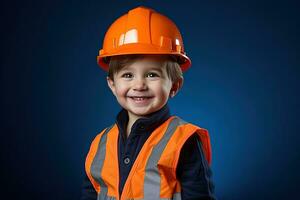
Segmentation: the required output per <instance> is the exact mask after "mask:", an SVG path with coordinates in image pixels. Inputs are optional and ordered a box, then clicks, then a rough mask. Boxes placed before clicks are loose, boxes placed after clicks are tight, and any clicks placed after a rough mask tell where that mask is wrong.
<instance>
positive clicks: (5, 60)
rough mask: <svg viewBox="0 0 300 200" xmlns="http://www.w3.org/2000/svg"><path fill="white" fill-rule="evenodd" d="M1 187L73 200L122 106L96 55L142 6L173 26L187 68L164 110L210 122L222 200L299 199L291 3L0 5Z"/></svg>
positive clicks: (27, 195) (295, 7)
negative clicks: (116, 24) (114, 28)
mask: <svg viewBox="0 0 300 200" xmlns="http://www.w3.org/2000/svg"><path fill="white" fill-rule="evenodd" d="M1 4H2V5H1V21H2V23H1V27H2V28H1V47H2V48H1V51H2V53H1V114H2V115H1V143H2V145H1V149H2V150H1V172H2V174H3V176H2V177H1V183H2V184H3V185H4V186H5V187H4V193H3V192H2V195H4V194H8V195H12V197H11V198H8V199H18V198H19V197H22V199H44V200H48V199H70V200H71V199H72V200H73V199H78V198H79V195H80V187H81V179H82V177H83V173H84V159H85V154H86V152H87V151H88V148H89V144H90V142H91V140H92V139H93V138H94V136H95V135H96V134H97V133H98V132H99V131H101V130H102V129H103V128H104V127H106V126H108V125H110V124H111V123H113V122H114V117H115V115H116V114H117V112H118V110H119V107H118V106H117V104H116V101H115V100H114V98H113V96H112V95H111V93H110V91H109V90H108V88H107V87H106V81H105V76H106V74H105V73H104V72H103V71H102V70H100V69H99V68H98V66H97V64H96V55H97V53H98V50H99V48H101V45H102V39H103V36H104V34H105V31H106V30H107V28H108V26H109V25H110V24H111V23H112V22H113V21H114V20H115V19H116V18H117V17H119V16H120V15H122V14H124V13H125V12H126V11H127V10H129V9H132V8H134V7H136V6H138V5H145V6H149V7H152V8H154V9H156V10H157V11H159V12H161V13H164V14H165V15H167V16H169V17H170V18H171V19H172V20H174V21H175V22H176V24H177V25H178V27H179V28H180V30H181V32H182V35H183V38H184V42H185V47H186V51H187V53H188V55H189V56H190V57H191V59H192V62H193V65H192V68H191V69H190V71H188V72H186V74H185V84H184V87H183V89H182V91H181V92H180V93H179V95H178V96H177V97H176V98H175V99H172V100H171V102H170V103H169V104H170V107H171V110H172V113H174V114H177V115H179V116H181V117H182V118H184V119H185V120H187V121H191V122H193V123H196V124H198V125H199V126H202V127H204V128H207V129H208V130H209V131H210V134H211V140H212V146H213V163H212V169H213V173H214V180H215V185H216V194H217V196H218V197H219V199H221V200H241V199H243V200H244V199H257V200H258V199H287V198H288V197H289V198H292V197H294V199H295V198H296V197H297V193H298V191H297V189H298V187H299V178H300V173H299V172H298V170H299V167H300V165H299V163H300V159H299V158H300V156H299V147H298V146H299V144H300V143H299V142H300V141H299V139H300V137H299V135H298V134H299V131H298V126H297V125H299V124H298V123H299V118H298V116H299V100H300V99H299V94H298V93H299V88H298V87H299V50H300V49H299V38H298V37H299V35H300V32H299V25H300V24H299V14H298V12H299V4H298V3H296V1H294V2H292V1H208V0H207V1H190V0H187V1H174V0H173V1H171V0H170V1H100V0H97V1H96V0H95V1H86V2H85V3H84V1H78V0H77V1H58V0H52V1H10V2H6V3H3V1H2V3H1Z"/></svg>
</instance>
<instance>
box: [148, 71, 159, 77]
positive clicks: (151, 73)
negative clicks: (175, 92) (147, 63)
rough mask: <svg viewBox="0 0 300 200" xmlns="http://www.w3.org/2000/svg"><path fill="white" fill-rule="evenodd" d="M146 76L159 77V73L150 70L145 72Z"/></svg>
mask: <svg viewBox="0 0 300 200" xmlns="http://www.w3.org/2000/svg"><path fill="white" fill-rule="evenodd" d="M147 77H150V78H153V77H159V75H158V74H157V73H154V72H150V73H148V74H147Z"/></svg>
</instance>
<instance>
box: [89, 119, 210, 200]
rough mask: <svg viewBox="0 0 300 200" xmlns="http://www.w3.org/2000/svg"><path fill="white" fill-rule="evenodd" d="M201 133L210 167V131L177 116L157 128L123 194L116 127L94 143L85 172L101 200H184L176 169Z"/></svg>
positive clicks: (135, 166)
mask: <svg viewBox="0 0 300 200" xmlns="http://www.w3.org/2000/svg"><path fill="white" fill-rule="evenodd" d="M194 133H197V134H198V136H199V138H200V140H201V142H202V147H203V150H204V154H205V157H206V159H207V161H208V163H209V164H210V162H211V146H210V139H209V134H208V131H207V130H205V129H203V128H199V127H197V126H195V125H192V124H190V123H187V122H185V121H183V120H181V119H180V118H178V117H176V116H172V117H170V118H169V119H168V120H167V121H165V122H164V123H163V124H162V125H160V126H159V127H158V128H156V129H155V130H154V131H153V132H152V133H151V135H150V136H149V138H148V139H147V141H146V142H145V143H144V145H143V147H142V149H141V151H140V153H139V154H138V156H137V158H136V160H135V162H134V163H133V166H132V168H131V171H130V173H129V175H128V178H127V180H126V182H125V185H124V188H123V191H122V194H121V195H120V194H119V164H118V135H119V130H118V127H117V125H116V124H114V125H113V126H111V127H109V128H107V129H105V130H103V131H102V132H101V133H100V134H98V135H97V136H96V137H95V139H94V140H93V142H92V144H91V147H90V150H89V153H88V155H87V158H86V163H85V169H86V173H87V176H88V177H89V179H90V181H91V183H92V185H93V186H94V188H95V190H96V191H97V194H98V198H97V200H108V199H109V200H129V199H130V200H135V199H138V200H161V199H163V200H171V199H176V200H177V199H181V193H180V191H181V187H180V182H179V181H178V180H177V178H176V167H177V163H178V160H179V156H180V151H181V148H182V146H183V145H184V143H185V142H186V140H187V139H188V138H189V137H190V136H191V135H193V134H194Z"/></svg>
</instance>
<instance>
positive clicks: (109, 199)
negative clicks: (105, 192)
mask: <svg viewBox="0 0 300 200" xmlns="http://www.w3.org/2000/svg"><path fill="white" fill-rule="evenodd" d="M97 200H116V198H115V197H110V196H100V195H98V197H97Z"/></svg>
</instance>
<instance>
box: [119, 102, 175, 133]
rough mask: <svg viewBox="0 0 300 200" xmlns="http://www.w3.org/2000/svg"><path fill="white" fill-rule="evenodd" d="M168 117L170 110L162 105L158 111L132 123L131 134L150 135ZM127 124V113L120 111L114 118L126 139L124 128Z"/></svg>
mask: <svg viewBox="0 0 300 200" xmlns="http://www.w3.org/2000/svg"><path fill="white" fill-rule="evenodd" d="M169 117H170V110H169V107H168V105H167V104H166V105H164V107H162V108H161V109H160V110H158V111H156V112H154V113H151V114H149V115H147V116H145V117H142V118H140V119H138V120H136V121H135V122H134V124H133V125H132V127H131V134H134V135H140V134H145V133H151V132H153V131H154V129H156V128H157V127H158V126H159V125H161V124H162V123H163V122H165V121H166V120H167V119H168V118H169ZM127 123H128V112H127V110H125V109H122V110H121V111H120V112H119V114H118V115H117V118H116V124H117V126H118V128H119V131H120V133H121V135H122V136H123V138H126V134H125V133H126V128H127Z"/></svg>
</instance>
